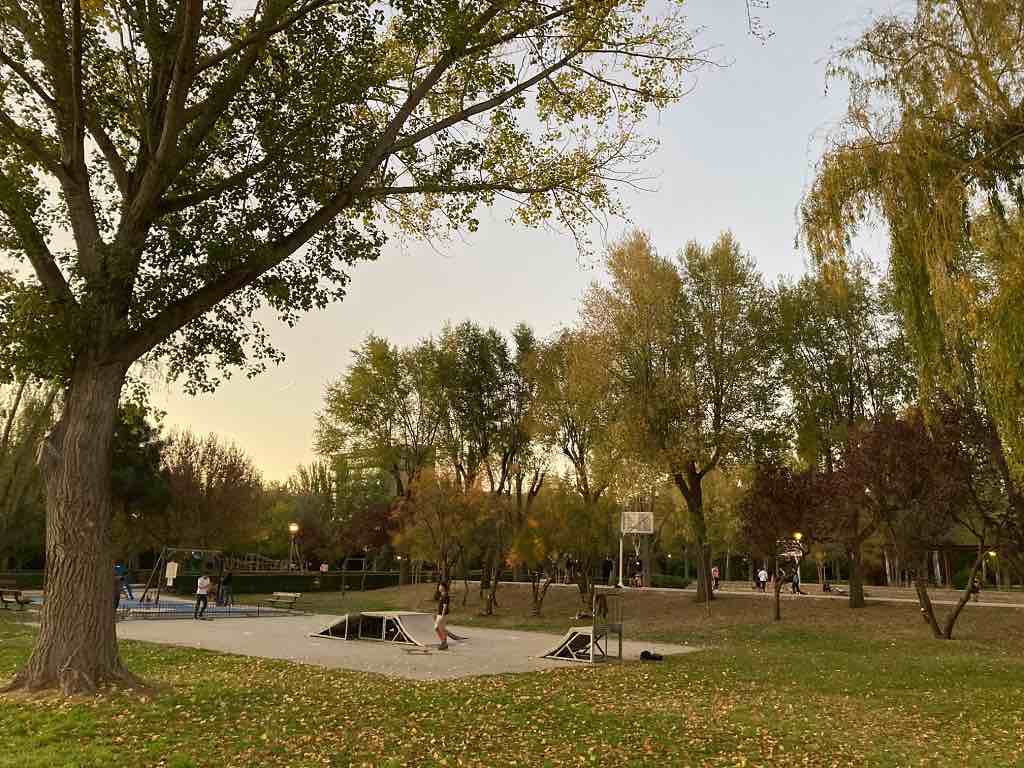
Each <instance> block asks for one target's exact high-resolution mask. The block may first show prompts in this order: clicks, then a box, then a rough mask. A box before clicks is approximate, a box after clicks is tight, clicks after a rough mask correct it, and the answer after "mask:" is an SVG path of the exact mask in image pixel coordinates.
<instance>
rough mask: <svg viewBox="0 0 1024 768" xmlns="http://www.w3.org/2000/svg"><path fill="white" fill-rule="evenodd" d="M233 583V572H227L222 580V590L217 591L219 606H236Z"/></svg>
mask: <svg viewBox="0 0 1024 768" xmlns="http://www.w3.org/2000/svg"><path fill="white" fill-rule="evenodd" d="M233 582H234V576H232V575H231V571H225V572H224V575H223V576H222V577H221V580H220V589H219V590H217V604H218V605H225V606H226V605H234V604H235V597H234V595H233V594H232V592H231V589H232V586H233Z"/></svg>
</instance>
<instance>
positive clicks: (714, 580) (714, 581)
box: [711, 565, 720, 591]
mask: <svg viewBox="0 0 1024 768" xmlns="http://www.w3.org/2000/svg"><path fill="white" fill-rule="evenodd" d="M719 574H720V571H719V570H718V566H717V565H715V566H713V567H712V568H711V589H712V591H714V590H716V589H718V577H719Z"/></svg>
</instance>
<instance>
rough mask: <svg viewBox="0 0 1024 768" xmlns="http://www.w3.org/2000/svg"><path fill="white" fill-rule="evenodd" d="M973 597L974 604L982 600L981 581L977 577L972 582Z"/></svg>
mask: <svg viewBox="0 0 1024 768" xmlns="http://www.w3.org/2000/svg"><path fill="white" fill-rule="evenodd" d="M971 596H972V597H973V598H974V602H978V600H980V599H981V579H979V578H978V577H977V576H975V577H974V580H973V581H972V582H971Z"/></svg>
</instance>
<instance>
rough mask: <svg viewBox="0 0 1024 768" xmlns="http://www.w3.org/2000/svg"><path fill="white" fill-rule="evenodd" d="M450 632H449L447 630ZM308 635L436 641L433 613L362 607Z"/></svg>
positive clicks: (420, 643)
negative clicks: (365, 608)
mask: <svg viewBox="0 0 1024 768" xmlns="http://www.w3.org/2000/svg"><path fill="white" fill-rule="evenodd" d="M449 635H451V633H449ZM310 637H327V638H333V639H336V640H376V641H378V642H385V643H403V644H405V645H417V646H420V647H426V646H428V645H435V644H436V643H437V635H436V634H435V632H434V615H433V614H431V613H421V612H418V611H363V612H362V613H348V614H345V615H344V616H341V617H340V618H339V619H338V620H337V621H336V622H334V623H333V624H331V625H329V626H327V627H324V628H323V629H322V630H320V631H319V632H314V633H313V634H311V635H310Z"/></svg>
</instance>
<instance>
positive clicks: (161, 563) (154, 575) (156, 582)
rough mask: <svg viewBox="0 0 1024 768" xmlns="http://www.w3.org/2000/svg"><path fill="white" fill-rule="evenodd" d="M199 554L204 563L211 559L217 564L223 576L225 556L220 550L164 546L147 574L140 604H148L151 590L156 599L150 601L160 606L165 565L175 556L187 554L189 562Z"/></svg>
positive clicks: (219, 572)
mask: <svg viewBox="0 0 1024 768" xmlns="http://www.w3.org/2000/svg"><path fill="white" fill-rule="evenodd" d="M197 553H198V554H199V555H200V556H201V557H202V558H203V560H204V562H205V560H208V559H211V558H212V559H213V560H215V561H217V562H218V563H219V566H220V567H219V569H218V574H219V575H223V573H224V561H225V558H226V556H225V554H224V552H223V550H220V549H203V548H202V547H184V546H166V545H165V546H164V547H162V548H161V549H160V556H159V557H158V558H157V559H156V563H154V564H153V570H152V571H150V573H149V578H148V579H146V588H145V589H144V590H143V591H142V597H140V598H139V602H140V603H148V602H150V597H149V593H150V591H151V590H153V589H155V590H156V597H154V598H153V599H152V602H153V603H154V604H155V605H159V604H160V593H161V591H162V587H163V573H164V570H165V569H166V568H167V563H168V562H169V561H170V558H171V557H173V556H174V555H177V554H188V555H189V559H190V560H194V559H196V558H195V555H196V554H197Z"/></svg>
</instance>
